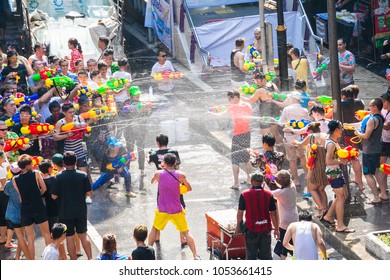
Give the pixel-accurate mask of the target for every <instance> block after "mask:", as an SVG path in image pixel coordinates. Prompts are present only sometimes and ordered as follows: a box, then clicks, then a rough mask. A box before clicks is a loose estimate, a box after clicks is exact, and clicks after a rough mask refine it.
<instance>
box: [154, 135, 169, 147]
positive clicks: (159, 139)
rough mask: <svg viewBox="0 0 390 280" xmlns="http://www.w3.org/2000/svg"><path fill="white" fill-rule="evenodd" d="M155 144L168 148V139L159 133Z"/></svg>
mask: <svg viewBox="0 0 390 280" xmlns="http://www.w3.org/2000/svg"><path fill="white" fill-rule="evenodd" d="M156 142H157V143H158V144H159V145H160V146H168V142H169V138H168V136H167V135H165V134H162V133H160V134H159V135H157V136H156Z"/></svg>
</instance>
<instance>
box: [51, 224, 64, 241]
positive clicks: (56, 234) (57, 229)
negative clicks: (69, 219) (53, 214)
mask: <svg viewBox="0 0 390 280" xmlns="http://www.w3.org/2000/svg"><path fill="white" fill-rule="evenodd" d="M66 230H67V228H66V225H65V224H63V223H55V224H54V225H53V227H52V228H51V236H52V238H53V239H54V240H56V239H59V238H61V236H62V235H63V234H65V233H66Z"/></svg>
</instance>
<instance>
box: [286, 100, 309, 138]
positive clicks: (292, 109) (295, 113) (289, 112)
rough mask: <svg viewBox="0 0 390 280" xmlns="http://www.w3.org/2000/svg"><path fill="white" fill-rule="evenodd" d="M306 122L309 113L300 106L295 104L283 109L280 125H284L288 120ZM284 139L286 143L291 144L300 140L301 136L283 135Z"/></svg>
mask: <svg viewBox="0 0 390 280" xmlns="http://www.w3.org/2000/svg"><path fill="white" fill-rule="evenodd" d="M302 119H304V120H308V119H309V112H308V111H307V109H305V108H303V107H302V106H301V104H299V103H295V104H292V105H289V106H287V107H285V108H284V109H283V112H282V116H281V117H280V121H279V122H280V123H283V124H285V123H286V122H288V121H290V120H302ZM284 137H285V138H286V142H287V143H291V142H292V141H293V140H297V141H298V140H300V138H301V136H300V135H298V134H293V133H287V132H285V133H284Z"/></svg>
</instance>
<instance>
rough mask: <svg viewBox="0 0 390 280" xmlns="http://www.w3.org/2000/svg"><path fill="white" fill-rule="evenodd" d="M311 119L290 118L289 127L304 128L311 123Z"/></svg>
mask: <svg viewBox="0 0 390 280" xmlns="http://www.w3.org/2000/svg"><path fill="white" fill-rule="evenodd" d="M311 122H312V121H311V120H304V119H302V120H289V121H288V122H286V126H287V127H291V128H293V129H301V128H304V127H305V126H308V125H309V123H311Z"/></svg>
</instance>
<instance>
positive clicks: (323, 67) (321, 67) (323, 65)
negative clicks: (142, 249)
mask: <svg viewBox="0 0 390 280" xmlns="http://www.w3.org/2000/svg"><path fill="white" fill-rule="evenodd" d="M329 62H330V58H329V57H328V58H326V59H325V60H324V61H323V62H321V64H320V65H319V66H318V67H317V68H316V70H314V71H313V73H312V74H313V76H314V78H316V77H317V76H318V74H320V73H321V72H323V71H324V70H326V69H327V68H328V65H329Z"/></svg>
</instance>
